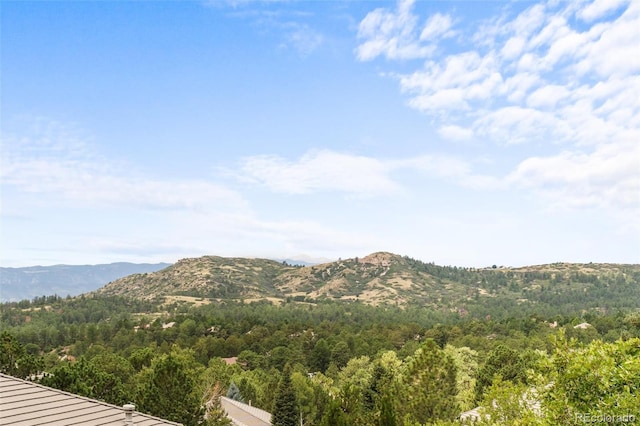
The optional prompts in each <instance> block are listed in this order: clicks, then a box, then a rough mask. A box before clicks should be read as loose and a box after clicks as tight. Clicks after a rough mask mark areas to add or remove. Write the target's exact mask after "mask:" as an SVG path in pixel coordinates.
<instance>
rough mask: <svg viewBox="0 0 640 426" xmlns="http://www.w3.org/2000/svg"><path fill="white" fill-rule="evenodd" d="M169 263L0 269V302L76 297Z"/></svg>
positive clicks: (164, 266)
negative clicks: (38, 297)
mask: <svg viewBox="0 0 640 426" xmlns="http://www.w3.org/2000/svg"><path fill="white" fill-rule="evenodd" d="M170 265H171V264H169V263H156V264H149V263H126V262H120V263H110V264H105V265H54V266H30V267H25V268H0V301H2V302H8V301H19V300H24V299H33V298H34V297H37V296H50V295H54V294H57V295H58V296H61V297H66V296H67V295H71V296H76V295H79V294H81V293H87V292H90V291H93V290H96V289H98V288H100V287H101V286H104V285H105V284H107V283H109V282H111V281H113V280H116V279H118V278H122V277H125V276H127V275H131V274H136V273H145V272H155V271H159V270H161V269H164V268H166V267H168V266H170Z"/></svg>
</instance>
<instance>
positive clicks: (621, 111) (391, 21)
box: [356, 0, 640, 213]
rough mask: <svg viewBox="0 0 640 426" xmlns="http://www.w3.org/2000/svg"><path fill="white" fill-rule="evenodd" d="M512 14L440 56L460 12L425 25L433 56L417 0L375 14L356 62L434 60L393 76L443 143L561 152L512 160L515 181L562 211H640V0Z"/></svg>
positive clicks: (363, 31)
mask: <svg viewBox="0 0 640 426" xmlns="http://www.w3.org/2000/svg"><path fill="white" fill-rule="evenodd" d="M512 10H513V9H512V8H511V7H505V8H504V13H502V14H501V15H500V16H498V17H496V18H493V19H491V20H488V21H484V22H479V23H477V26H476V27H475V28H474V27H473V26H471V27H469V28H470V31H467V32H466V33H465V32H463V31H458V32H457V33H456V38H455V40H456V42H457V43H458V46H457V49H453V52H454V53H449V54H442V53H440V52H441V50H438V48H437V46H438V43H440V41H439V40H438V37H437V35H438V34H447V32H448V31H452V24H451V22H452V21H455V19H456V18H455V16H450V15H443V14H442V13H438V14H434V15H432V16H431V17H428V18H427V19H426V22H427V23H428V24H427V25H426V26H425V27H424V30H423V33H425V32H426V33H427V34H430V35H433V36H434V37H430V39H431V41H432V44H430V45H429V46H431V47H429V50H428V51H427V50H424V48H425V46H426V45H425V44H422V43H420V41H421V40H420V39H419V38H417V37H416V33H417V28H418V22H419V21H420V20H421V18H420V17H419V16H417V15H416V14H415V13H414V12H413V2H411V1H399V2H398V3H397V9H396V10H395V11H391V10H388V9H376V10H374V11H372V12H370V13H369V14H368V15H367V16H366V17H365V18H364V19H363V20H362V22H361V23H360V32H359V37H360V38H361V40H362V42H361V44H360V45H359V46H358V49H357V51H356V56H357V58H358V59H360V60H369V59H373V58H375V57H377V56H380V55H382V56H385V57H386V58H387V59H406V58H409V57H426V58H427V61H426V62H425V63H424V65H423V66H421V67H419V68H417V69H416V70H415V71H413V72H410V73H397V74H395V75H394V74H393V73H388V75H394V77H395V78H396V79H397V81H398V83H399V85H400V89H401V91H402V93H404V94H406V95H407V96H408V105H409V106H410V107H411V108H415V109H417V110H419V111H422V112H423V113H425V114H427V115H429V116H431V117H432V118H433V119H434V120H435V123H437V125H438V128H439V130H438V133H439V134H440V136H441V137H443V138H444V139H447V140H452V141H460V140H467V141H468V140H472V139H479V140H482V141H483V142H492V143H495V144H497V146H499V147H509V146H513V145H516V144H520V145H536V146H545V150H546V151H547V152H549V151H550V152H554V151H555V154H549V155H544V156H540V155H538V156H535V157H531V158H526V157H524V158H521V159H520V161H517V162H515V163H514V164H513V167H514V170H513V172H512V173H511V174H510V175H509V178H508V179H507V181H508V182H509V183H510V184H511V185H516V186H519V187H521V188H526V189H528V190H531V191H533V192H535V193H538V194H544V195H545V196H550V195H553V197H554V200H555V202H557V203H561V204H563V205H565V206H574V207H581V208H583V207H587V206H588V207H599V208H609V209H612V210H616V209H627V208H634V209H636V211H637V212H638V213H640V200H638V195H637V194H638V191H639V188H638V181H639V180H640V167H638V163H639V162H640V152H639V151H638V149H637V148H636V145H637V141H638V140H640V77H639V76H638V75H639V73H640V55H639V54H638V52H640V3H638V2H632V1H628V0H626V1H625V0H620V1H611V2H609V1H599V0H596V1H593V2H583V3H580V4H579V5H578V4H574V3H565V2H542V3H539V4H534V5H531V6H530V7H527V8H526V9H525V10H522V11H520V12H517V13H515V14H514V13H513V12H512ZM402 52H405V53H402ZM633 141H636V142H633ZM634 143H635V145H634ZM503 149H505V148H503ZM507 149H508V148H507ZM521 152H524V151H521Z"/></svg>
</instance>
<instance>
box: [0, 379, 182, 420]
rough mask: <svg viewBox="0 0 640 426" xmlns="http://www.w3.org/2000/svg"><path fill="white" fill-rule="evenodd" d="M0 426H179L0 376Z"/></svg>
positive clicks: (103, 403)
mask: <svg viewBox="0 0 640 426" xmlns="http://www.w3.org/2000/svg"><path fill="white" fill-rule="evenodd" d="M0 412H2V416H0V425H2V426H8V425H11V426H40V425H42V426H71V425H83V426H102V425H105V426H125V425H131V426H166V425H172V426H182V425H181V424H180V423H175V422H170V421H168V420H163V419H159V418H157V417H153V416H150V415H147V414H142V413H138V412H136V411H133V415H132V416H131V417H132V421H133V422H132V423H127V422H126V420H125V408H124V407H118V406H116V405H111V404H107V403H105V402H101V401H97V400H95V399H91V398H85V397H83V396H79V395H74V394H72V393H68V392H63V391H61V390H58V389H53V388H49V387H46V386H42V385H39V384H36V383H33V382H29V381H27V380H21V379H17V378H15V377H12V376H7V375H6V374H0Z"/></svg>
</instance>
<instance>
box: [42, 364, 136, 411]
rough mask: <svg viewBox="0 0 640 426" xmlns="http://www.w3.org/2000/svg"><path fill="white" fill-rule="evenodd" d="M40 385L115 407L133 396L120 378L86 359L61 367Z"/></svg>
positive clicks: (46, 376)
mask: <svg viewBox="0 0 640 426" xmlns="http://www.w3.org/2000/svg"><path fill="white" fill-rule="evenodd" d="M40 383H42V384H43V385H45V386H50V387H53V388H56V389H60V390H63V391H66V392H71V393H75V394H78V395H82V396H86V397H89V398H95V399H99V400H101V401H106V402H109V403H111V404H115V405H122V404H124V403H126V402H128V401H129V399H130V396H131V395H130V394H129V392H127V388H126V387H125V386H124V384H123V383H122V380H120V378H119V377H117V376H116V375H114V374H112V373H108V372H106V371H104V370H103V369H102V368H101V367H100V366H99V365H96V364H95V363H93V362H92V361H88V360H87V359H86V358H84V357H82V358H80V360H79V361H78V362H75V363H73V364H69V363H66V364H63V365H60V366H59V367H57V368H55V369H54V370H53V371H51V374H48V375H45V376H44V377H43V378H42V379H41V380H40Z"/></svg>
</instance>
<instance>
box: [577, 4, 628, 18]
mask: <svg viewBox="0 0 640 426" xmlns="http://www.w3.org/2000/svg"><path fill="white" fill-rule="evenodd" d="M628 3H629V0H595V1H594V2H593V3H591V4H589V5H587V7H585V8H583V9H581V10H579V11H578V13H577V15H578V17H579V18H581V19H583V20H585V21H587V22H590V21H594V20H596V19H598V18H600V17H602V16H604V15H606V14H607V13H609V12H611V11H614V10H616V9H618V8H620V7H622V6H623V5H626V4H628Z"/></svg>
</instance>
